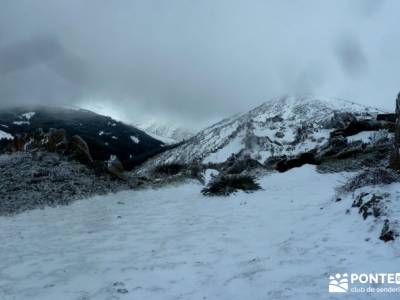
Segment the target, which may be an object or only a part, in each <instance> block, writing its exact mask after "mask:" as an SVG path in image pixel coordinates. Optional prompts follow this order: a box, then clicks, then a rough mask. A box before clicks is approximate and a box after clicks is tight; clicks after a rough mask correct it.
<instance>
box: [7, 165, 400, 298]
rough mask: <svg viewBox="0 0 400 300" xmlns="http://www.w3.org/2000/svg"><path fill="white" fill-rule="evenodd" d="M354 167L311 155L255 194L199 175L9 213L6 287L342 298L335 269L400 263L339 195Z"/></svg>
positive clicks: (87, 294)
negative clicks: (310, 161) (319, 166)
mask: <svg viewBox="0 0 400 300" xmlns="http://www.w3.org/2000/svg"><path fill="white" fill-rule="evenodd" d="M344 176H345V174H343V173H341V174H340V173H336V174H324V175H322V174H319V173H317V172H316V170H315V167H314V166H303V167H301V168H297V169H292V170H290V171H289V172H286V173H279V174H278V173H276V174H271V175H268V176H266V177H264V178H262V179H261V180H260V183H261V185H262V187H263V189H264V190H263V191H260V192H256V193H253V194H245V193H238V194H236V195H234V196H232V197H227V198H221V197H211V198H209V197H205V196H202V195H201V194H200V190H201V188H202V186H201V185H200V184H197V183H188V184H183V185H180V186H174V187H167V188H162V189H158V190H150V189H149V190H141V191H126V192H121V193H119V194H114V195H108V196H98V197H94V198H91V199H88V200H83V201H78V202H76V203H74V204H73V205H70V206H66V207H58V208H47V209H44V210H35V211H30V212H27V213H23V214H20V215H17V216H13V217H3V218H0V228H1V231H0V241H1V247H0V299H2V300H3V299H7V300H8V299H18V300H19V299H40V300H45V299H51V300H53V299H59V300H63V299H162V300H164V299H229V300H232V299H332V296H333V295H331V294H329V293H328V278H329V275H331V274H336V273H344V272H396V271H397V272H398V271H399V265H400V264H399V255H400V251H399V249H400V248H399V242H397V241H395V242H389V243H383V242H382V241H380V240H379V239H378V236H379V233H380V229H381V227H378V226H373V221H372V219H367V220H366V221H364V220H363V219H362V218H361V217H360V215H359V214H358V212H357V210H356V209H350V213H349V214H346V210H347V209H349V208H350V207H351V202H350V201H348V200H345V199H344V200H342V201H340V202H335V201H333V200H334V199H333V195H334V187H335V186H336V185H337V184H338V183H339V182H340V181H342V180H343V178H344ZM368 238H370V240H368V241H366V239H368ZM339 296H341V297H340V298H342V297H343V298H346V299H347V298H348V299H387V298H390V296H392V297H393V299H395V298H396V297H398V294H397V295H396V294H379V295H377V294H367V293H360V294H356V293H355V294H351V295H339ZM378 296H379V297H378ZM335 298H336V297H335Z"/></svg>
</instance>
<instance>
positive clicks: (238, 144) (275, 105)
mask: <svg viewBox="0 0 400 300" xmlns="http://www.w3.org/2000/svg"><path fill="white" fill-rule="evenodd" d="M340 113H343V114H344V116H345V117H346V116H347V118H350V119H351V118H356V119H358V120H360V119H367V118H369V119H371V118H375V116H376V114H378V113H382V111H380V110H379V109H376V108H372V107H366V106H363V105H359V104H356V103H353V102H350V101H346V100H341V99H328V98H321V97H314V96H284V97H281V98H275V99H272V100H270V101H267V102H265V103H263V104H262V105H260V106H258V107H256V108H254V109H253V110H250V111H249V112H247V113H244V114H241V115H236V116H233V117H231V118H227V119H225V120H222V121H221V122H219V123H216V124H214V125H212V126H210V127H208V128H206V129H204V130H202V131H201V132H199V133H198V134H197V135H195V136H194V137H192V138H191V139H190V140H189V141H187V142H186V143H184V144H183V145H181V146H179V147H177V148H175V149H172V150H170V151H167V152H165V153H162V154H161V155H159V156H157V157H155V158H154V159H152V160H151V161H149V162H148V163H147V164H153V165H154V164H158V163H160V162H183V163H189V162H192V161H194V160H196V161H201V162H203V163H207V162H215V163H218V162H224V161H225V160H226V159H227V158H228V157H230V156H231V155H232V153H234V154H242V155H250V156H251V157H252V158H254V159H256V160H258V161H259V162H261V163H263V162H264V161H265V160H266V159H267V158H269V157H271V156H279V155H295V154H298V153H302V152H306V151H310V150H312V149H315V148H317V147H320V146H322V145H324V144H325V143H326V142H327V141H328V139H329V137H330V133H331V132H332V131H333V130H334V129H337V128H338V127H340V125H341V124H338V122H339V123H340V121H341V120H340V118H335V116H338V114H340ZM341 118H343V116H341ZM335 122H336V123H335ZM355 138H357V137H355ZM361 138H362V137H360V139H361Z"/></svg>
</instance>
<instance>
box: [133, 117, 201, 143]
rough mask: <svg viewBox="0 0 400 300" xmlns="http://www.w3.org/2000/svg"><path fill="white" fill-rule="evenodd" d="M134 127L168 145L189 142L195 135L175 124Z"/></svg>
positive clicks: (138, 124) (147, 123) (154, 122)
mask: <svg viewBox="0 0 400 300" xmlns="http://www.w3.org/2000/svg"><path fill="white" fill-rule="evenodd" d="M134 126H136V127H137V128H139V129H141V130H143V131H144V132H146V133H147V134H148V135H150V136H152V137H153V138H155V139H157V140H159V141H162V142H164V143H166V144H175V143H178V142H181V141H184V140H188V139H190V138H191V137H192V136H193V135H194V134H193V132H191V131H190V130H187V129H185V128H182V127H179V126H177V125H175V124H163V123H160V122H157V121H149V122H146V123H137V124H135V125H134Z"/></svg>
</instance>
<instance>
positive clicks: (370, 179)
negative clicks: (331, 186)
mask: <svg viewBox="0 0 400 300" xmlns="http://www.w3.org/2000/svg"><path fill="white" fill-rule="evenodd" d="M396 181H400V177H399V175H398V174H397V173H395V172H394V171H392V170H390V169H385V168H373V169H366V170H364V171H362V172H360V173H358V174H357V175H355V176H354V177H352V178H350V179H349V180H348V181H347V182H346V183H345V184H343V185H342V186H340V187H338V188H337V191H338V192H340V193H348V192H354V191H355V190H357V189H359V188H361V187H364V186H368V185H379V184H390V183H393V182H396Z"/></svg>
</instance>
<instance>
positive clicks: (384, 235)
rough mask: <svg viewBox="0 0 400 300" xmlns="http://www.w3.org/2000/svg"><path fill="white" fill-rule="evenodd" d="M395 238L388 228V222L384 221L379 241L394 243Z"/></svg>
mask: <svg viewBox="0 0 400 300" xmlns="http://www.w3.org/2000/svg"><path fill="white" fill-rule="evenodd" d="M395 236H396V234H395V233H394V232H393V230H391V229H390V227H389V220H388V219H386V220H385V223H384V224H383V228H382V232H381V235H380V237H379V239H380V240H382V241H384V242H385V243H386V242H389V241H394V238H395Z"/></svg>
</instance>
